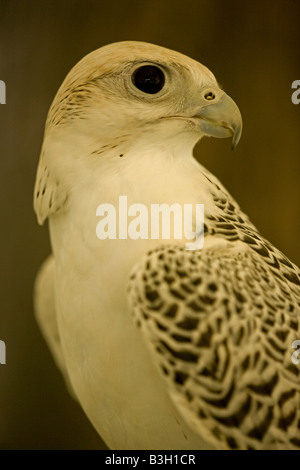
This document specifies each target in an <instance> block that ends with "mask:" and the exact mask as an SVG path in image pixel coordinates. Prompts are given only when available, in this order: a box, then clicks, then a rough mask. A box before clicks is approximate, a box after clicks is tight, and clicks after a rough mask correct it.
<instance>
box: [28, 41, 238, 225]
mask: <svg viewBox="0 0 300 470" xmlns="http://www.w3.org/2000/svg"><path fill="white" fill-rule="evenodd" d="M241 130H242V120H241V115H240V112H239V109H238V107H237V106H236V104H235V103H234V101H233V100H232V99H231V98H230V97H229V96H228V95H227V94H226V93H225V92H224V91H223V90H222V89H221V88H220V87H219V85H218V83H217V81H216V79H215V77H214V75H213V74H212V73H211V72H210V71H209V70H208V69H207V68H206V67H204V66H203V65H201V64H200V63H199V62H196V61H195V60H192V59H190V58H189V57H187V56H185V55H183V54H180V53H178V52H174V51H171V50H169V49H165V48H163V47H160V46H156V45H153V44H148V43H143V42H135V41H125V42H118V43H113V44H109V45H107V46H104V47H102V48H100V49H98V50H96V51H94V52H92V53H90V54H88V55H87V56H86V57H84V58H83V59H82V60H81V61H80V62H79V63H78V64H77V65H75V67H73V69H72V70H71V71H70V73H69V74H68V75H67V77H66V79H65V80H64V82H63V83H62V85H61V87H60V89H59V91H58V93H57V95H56V97H55V99H54V101H53V103H52V106H51V108H50V110H49V113H48V118H47V122H46V129H45V138H44V145H43V150H42V156H41V161H40V166H41V168H40V169H39V172H38V177H37V184H36V190H35V196H36V199H37V200H36V202H35V208H36V211H37V213H38V214H39V213H40V212H41V210H40V209H39V208H38V206H39V205H41V199H43V198H41V193H42V192H43V188H42V186H43V184H44V183H43V181H44V179H45V176H44V177H43V176H42V173H43V171H44V172H45V170H44V168H45V166H47V171H48V172H50V174H51V175H52V179H56V180H59V179H60V176H61V174H64V178H65V180H64V184H65V185H66V186H67V185H68V182H67V179H68V175H70V178H71V177H72V175H73V174H74V173H75V172H76V171H77V173H80V161H81V160H82V159H83V156H84V161H86V155H91V156H92V158H95V159H96V160H97V161H98V162H99V161H101V162H103V161H104V160H105V159H106V160H107V159H112V158H116V157H119V156H123V155H127V153H128V152H129V149H130V152H131V153H134V152H135V153H136V154H139V153H140V149H141V147H142V148H143V149H144V148H145V147H147V146H148V147H149V145H150V146H152V148H153V147H155V146H156V147H159V148H160V149H161V148H168V151H169V153H170V154H173V155H175V154H176V153H178V147H181V148H182V149H184V150H185V153H186V152H187V150H189V149H191V150H192V149H193V147H194V145H195V144H196V143H197V141H198V140H199V139H200V138H202V137H203V136H213V137H230V136H232V142H233V147H235V146H236V145H237V143H238V141H239V139H240V135H241ZM191 153H192V152H191ZM62 154H63V162H62V157H61V156H62ZM41 162H44V163H41ZM46 162H47V165H46ZM78 165H79V171H78ZM55 174H56V176H55ZM43 178H44V179H43ZM53 184H55V183H53ZM44 193H45V191H44ZM37 195H38V196H37ZM39 198H40V200H39V201H38V199H39ZM44 199H45V201H46V204H48V205H51V207H48V209H47V210H46V212H47V214H46V216H45V215H43V216H42V215H39V220H40V221H42V220H43V219H45V218H46V217H47V215H48V214H49V213H51V212H53V204H54V206H55V205H57V204H58V203H57V200H55V201H54V200H53V198H52V199H51V201H50V196H49V195H48V198H44ZM56 199H57V198H56ZM62 202H63V201H60V204H59V206H60V205H61V203H62ZM44 205H45V204H44ZM44 212H45V210H44Z"/></svg>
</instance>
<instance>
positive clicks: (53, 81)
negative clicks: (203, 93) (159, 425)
mask: <svg viewBox="0 0 300 470" xmlns="http://www.w3.org/2000/svg"><path fill="white" fill-rule="evenodd" d="M120 40H141V41H147V42H152V43H156V44H159V45H161V46H165V47H168V48H171V49H175V50H177V51H179V52H182V53H184V54H187V55H189V56H191V57H193V58H195V59H197V60H199V61H200V62H202V63H203V64H205V65H206V66H207V67H208V68H210V69H211V70H212V71H213V73H214V74H215V76H216V77H217V79H218V80H219V82H220V83H221V84H222V86H223V87H224V88H225V90H226V91H227V92H228V94H229V95H230V96H232V98H233V99H234V100H235V101H236V103H237V104H238V106H239V108H240V110H241V113H242V116H243V120H244V131H243V136H242V139H241V142H240V143H239V145H238V147H237V149H236V150H235V151H234V152H231V150H230V141H229V139H228V140H223V139H220V140H217V139H207V140H206V141H202V142H201V143H200V144H199V145H198V146H197V148H196V155H197V157H198V159H199V161H201V162H202V163H203V164H204V165H205V166H206V167H207V168H208V169H209V170H210V171H212V172H213V173H215V174H216V175H217V176H218V177H219V178H220V179H221V181H222V182H223V183H224V184H225V186H226V187H227V188H228V189H229V191H230V192H231V193H232V195H233V196H234V197H235V198H236V199H237V201H238V202H239V203H240V205H241V207H242V209H243V210H244V211H245V212H246V213H248V215H249V216H250V218H251V219H252V221H253V222H254V223H255V224H256V225H257V227H258V228H259V229H260V231H261V232H262V234H263V235H264V236H265V237H266V238H268V239H269V240H270V241H271V242H272V243H274V244H275V245H276V246H277V247H278V248H279V249H280V250H282V251H283V252H284V253H285V254H286V255H287V256H288V257H289V258H290V259H291V260H292V261H294V262H295V263H297V264H298V265H299V264H300V252H299V248H298V246H299V245H298V243H299V238H300V237H299V230H300V219H299V213H300V211H299V208H300V187H299V175H300V158H299V157H300V105H298V106H296V105H294V104H292V101H291V95H292V89H291V84H292V82H293V81H294V80H300V60H299V59H300V57H299V56H300V47H299V45H300V1H299V0H294V1H293V0H244V1H240V0H226V1H224V0H197V1H191V0H172V1H170V0H166V1H165V0H132V1H129V0H106V1H103V0H26V1H25V2H24V1H19V0H0V80H4V81H5V83H6V87H7V97H6V98H7V104H6V105H0V188H1V198H0V221H1V230H0V247H1V248H0V256H1V259H0V260H1V264H0V266H1V269H0V296H1V297H0V298H1V313H0V339H1V340H3V341H5V343H6V348H7V364H6V365H0V449H101V448H105V447H104V445H103V444H102V442H101V440H100V438H99V437H98V435H97V434H96V432H95V431H94V430H93V428H92V426H91V425H90V424H89V422H88V420H87V419H86V417H85V416H84V414H83V412H82V411H81V409H80V407H79V406H78V405H77V404H76V403H75V402H74V401H73V400H72V398H70V396H69V395H68V392H67V391H66V389H65V386H64V383H63V381H62V379H61V377H60V375H59V373H58V371H57V370H56V367H55V366H54V364H53V362H52V359H51V356H50V353H49V352H48V350H47V347H46V345H45V343H44V341H43V339H42V337H41V335H40V333H39V330H38V328H37V325H36V323H35V319H34V316H33V309H32V286H33V282H34V277H35V274H36V271H37V269H38V267H39V266H40V264H41V262H42V261H43V260H44V258H45V257H46V256H47V254H48V253H49V251H50V247H49V241H48V230H47V226H45V227H42V228H41V227H39V226H38V225H37V222H36V218H35V214H34V213H33V209H32V192H33V185H34V180H35V172H36V167H37V163H38V158H39V151H40V147H41V143H42V138H43V127H44V122H45V118H46V114H47V111H48V108H49V106H50V103H51V101H52V99H53V97H54V95H55V93H56V91H57V89H58V87H59V85H60V83H61V82H62V80H63V79H64V77H65V75H66V74H67V73H68V71H69V70H70V68H71V67H72V66H73V65H74V64H75V63H76V62H77V61H78V60H79V59H81V58H82V57H83V56H84V55H85V54H87V53H88V52H90V51H92V50H94V49H96V48H98V47H101V46H102V45H104V44H107V43H110V42H114V41H120Z"/></svg>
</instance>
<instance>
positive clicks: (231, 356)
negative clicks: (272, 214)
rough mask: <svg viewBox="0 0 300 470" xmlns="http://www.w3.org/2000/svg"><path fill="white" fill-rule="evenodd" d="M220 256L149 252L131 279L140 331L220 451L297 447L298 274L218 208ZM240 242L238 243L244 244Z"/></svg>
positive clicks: (175, 394) (212, 223)
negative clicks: (295, 345)
mask: <svg viewBox="0 0 300 470" xmlns="http://www.w3.org/2000/svg"><path fill="white" fill-rule="evenodd" d="M215 202H216V205H217V206H218V207H220V209H221V210H222V213H223V215H222V217H221V216H218V215H216V216H214V217H213V216H209V217H208V219H207V220H206V224H205V227H206V228H205V232H206V236H210V237H216V238H219V237H220V236H221V237H223V238H224V239H226V240H228V244H227V246H226V247H224V248H208V249H205V241H204V247H203V249H202V250H199V251H186V250H185V249H184V248H181V247H178V246H171V245H169V246H161V247H159V248H157V249H156V250H153V251H150V252H149V253H148V254H147V255H146V256H145V257H144V259H143V261H142V262H141V263H139V264H138V265H137V266H136V267H135V269H134V270H133V273H132V275H131V278H130V283H129V301H130V305H131V309H132V313H133V315H134V318H135V321H136V323H137V325H138V327H139V328H140V329H141V331H142V332H143V334H144V335H145V339H146V342H147V344H148V346H149V347H150V351H151V353H152V355H153V357H154V359H155V361H156V364H157V365H158V367H159V370H160V372H161V374H162V375H163V376H164V378H165V379H166V381H167V382H168V384H169V392H170V395H171V396H172V398H173V400H174V402H175V403H176V404H177V406H178V407H179V408H180V409H181V411H182V415H183V416H186V417H187V419H189V423H190V425H192V426H194V429H195V430H196V431H197V432H199V433H200V434H201V435H202V436H205V437H206V438H207V437H208V434H207V433H209V441H210V442H211V444H212V445H215V446H216V447H217V448H223V449H297V448H300V366H297V365H295V364H293V363H292V360H291V355H292V352H293V350H292V343H293V341H295V340H297V339H300V287H299V286H300V282H299V270H298V269H297V268H296V266H294V265H293V264H292V263H291V262H290V261H289V260H288V259H287V258H285V257H284V256H283V255H282V253H280V252H279V251H278V250H276V249H275V248H274V247H273V246H272V245H271V244H270V243H269V242H267V241H266V240H265V239H264V238H263V237H262V236H261V235H260V234H259V233H258V232H257V230H256V229H255V228H254V227H253V226H252V225H251V224H248V223H247V222H245V221H244V220H245V217H246V216H244V215H243V214H241V212H240V211H239V210H238V208H237V207H236V206H235V204H234V201H230V202H229V200H227V201H226V200H215ZM241 242H242V243H241Z"/></svg>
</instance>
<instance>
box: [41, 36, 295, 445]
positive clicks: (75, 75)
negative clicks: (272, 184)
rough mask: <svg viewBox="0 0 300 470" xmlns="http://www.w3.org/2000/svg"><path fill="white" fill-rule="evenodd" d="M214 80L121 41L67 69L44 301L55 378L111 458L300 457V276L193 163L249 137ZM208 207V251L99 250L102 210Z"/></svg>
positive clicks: (46, 173) (49, 197)
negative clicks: (118, 454) (106, 206)
mask: <svg viewBox="0 0 300 470" xmlns="http://www.w3.org/2000/svg"><path fill="white" fill-rule="evenodd" d="M241 127H242V126H241V117H240V113H239V111H238V108H237V106H236V105H235V103H234V102H233V101H232V100H231V98H229V97H228V96H227V95H226V94H225V93H224V91H223V90H221V89H220V88H219V86H218V84H217V82H216V80H215V78H214V76H213V75H212V74H211V72H210V71H209V70H208V69H207V68H205V67H204V66H203V65H201V64H199V63H198V62H196V61H194V60H192V59H190V58H188V57H186V56H184V55H182V54H179V53H177V52H173V51H170V50H168V49H164V48H161V47H159V46H155V45H151V44H146V43H140V42H121V43H115V44H111V45H108V46H105V47H103V48H101V49H98V50H97V51H94V52H92V53H91V54H89V55H88V56H86V57H85V58H84V59H82V61H80V62H79V63H78V64H77V65H76V66H75V67H74V68H73V69H72V70H71V72H70V73H69V75H68V76H67V78H66V79H65V81H64V82H63V84H62V86H61V88H60V89H59V91H58V93H57V95H56V97H55V100H54V102H53V104H52V106H51V108H50V111H49V114H48V118H47V123H46V130H45V138H44V143H43V148H42V153H41V157H40V163H39V167H38V172H37V179H36V186H35V193H34V207H35V211H36V213H37V216H38V220H39V222H40V223H43V222H44V220H45V219H46V218H49V228H50V236H51V244H52V250H53V254H52V255H51V258H50V259H49V260H48V261H47V262H46V264H45V265H44V266H43V267H42V269H41V271H40V273H39V276H38V279H37V282H36V291H35V305H36V312H37V318H38V321H39V323H40V325H41V329H42V331H43V333H44V335H45V338H46V340H47V342H48V344H49V347H50V349H51V350H52V352H53V355H54V358H55V360H56V362H57V365H58V367H59V368H60V369H61V371H62V373H63V374H64V376H65V379H66V381H67V383H68V385H69V387H70V389H71V390H72V393H74V394H75V396H76V397H77V398H78V400H79V402H80V403H81V405H82V407H83V409H84V411H85V412H86V414H87V416H88V417H89V419H90V420H91V422H92V423H93V425H94V426H95V428H96V429H97V431H98V432H99V434H100V435H101V437H102V438H103V439H104V440H105V442H106V443H107V445H108V446H109V447H110V448H112V449H197V448H199V449H204V448H220V449H227V448H241V449H246V448H256V449H260V448H271V449H277V448H278V449H281V448H284V449H290V448H298V447H300V430H299V428H300V404H299V402H300V398H299V396H300V368H299V366H298V367H297V365H295V364H293V363H292V360H291V353H292V350H291V346H292V342H293V341H294V340H297V339H299V338H300V323H299V312H300V310H299V304H300V288H299V284H300V281H299V270H298V269H297V268H296V266H294V265H293V264H292V263H290V261H288V260H287V259H286V258H285V257H284V256H283V255H282V254H281V253H280V252H279V251H278V250H276V249H275V248H274V247H273V246H272V245H271V244H270V243H268V242H267V241H266V240H265V239H264V238H263V237H262V236H261V235H260V234H259V233H258V231H257V230H256V228H255V227H254V226H253V225H252V224H251V222H250V221H249V219H248V218H247V216H246V215H245V214H243V213H242V212H241V210H240V208H239V206H238V205H237V203H236V202H235V201H234V200H233V199H232V197H231V196H230V195H229V194H228V192H227V191H226V189H225V188H224V187H223V186H222V184H221V183H220V182H219V181H218V180H217V179H216V178H215V177H214V176H213V175H211V174H210V173H209V172H208V171H207V170H206V169H205V168H203V167H202V166H201V165H199V164H198V163H197V162H196V161H195V160H194V158H193V155H192V150H193V147H194V145H195V144H196V142H197V141H198V140H199V139H201V138H202V137H203V136H204V135H210V136H214V137H228V136H230V135H232V136H233V145H234V146H235V145H236V144H237V142H238V140H239V138H240V134H241ZM120 195H126V196H127V198H128V204H133V203H142V204H144V205H145V206H146V207H147V208H149V209H150V205H151V204H155V203H156V204H163V203H165V204H169V205H172V204H173V203H179V204H204V206H205V226H204V231H205V241H204V247H203V249H202V250H199V251H194V252H190V251H187V250H186V249H185V240H175V239H172V237H171V239H170V240H151V239H148V240H142V239H138V240H132V239H127V240H119V239H115V240H114V239H106V240H99V239H98V238H97V237H96V224H97V218H96V208H97V207H98V205H99V204H101V203H110V204H113V205H115V207H117V205H118V198H119V196H120Z"/></svg>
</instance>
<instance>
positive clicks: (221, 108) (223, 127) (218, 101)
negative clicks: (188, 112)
mask: <svg viewBox="0 0 300 470" xmlns="http://www.w3.org/2000/svg"><path fill="white" fill-rule="evenodd" d="M218 95H219V96H218V97H217V96H216V95H215V94H214V93H213V92H211V91H210V92H208V93H206V95H205V96H206V97H207V98H206V99H207V100H208V101H207V104H206V105H204V106H202V107H201V108H200V109H199V110H198V111H196V114H194V116H193V118H196V119H197V120H199V121H198V122H197V124H198V126H199V128H200V129H201V131H203V132H204V133H205V134H206V135H209V136H212V137H217V138H223V137H230V136H232V147H231V148H232V150H233V149H234V148H235V147H236V146H237V144H238V142H239V140H240V137H241V134H242V127H243V125H242V116H241V113H240V110H239V108H238V107H237V105H236V104H235V102H234V101H233V99H231V98H230V96H228V95H227V94H226V93H225V92H222V94H221V95H220V93H219V92H218Z"/></svg>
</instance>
